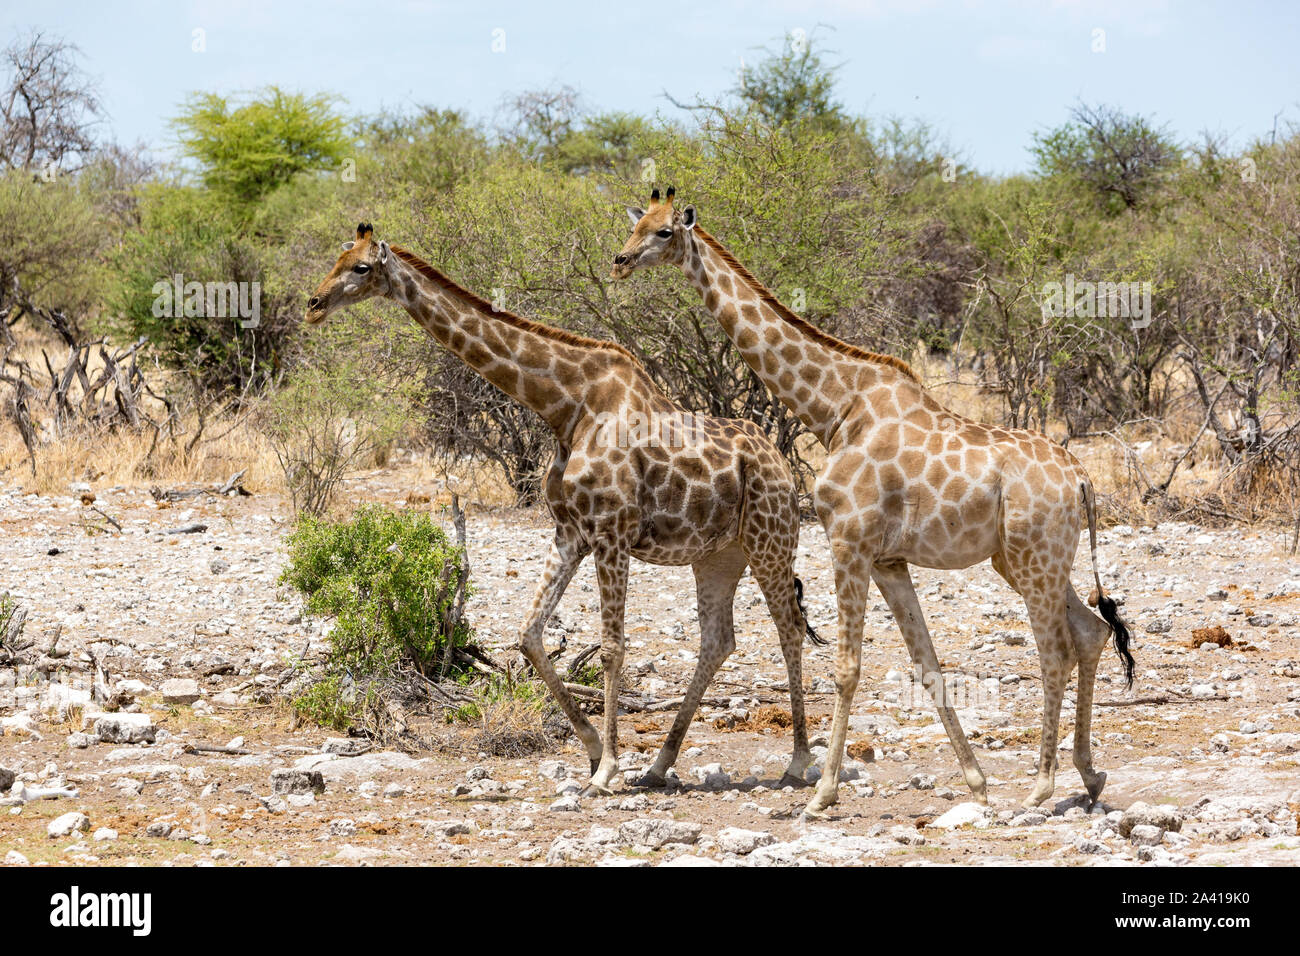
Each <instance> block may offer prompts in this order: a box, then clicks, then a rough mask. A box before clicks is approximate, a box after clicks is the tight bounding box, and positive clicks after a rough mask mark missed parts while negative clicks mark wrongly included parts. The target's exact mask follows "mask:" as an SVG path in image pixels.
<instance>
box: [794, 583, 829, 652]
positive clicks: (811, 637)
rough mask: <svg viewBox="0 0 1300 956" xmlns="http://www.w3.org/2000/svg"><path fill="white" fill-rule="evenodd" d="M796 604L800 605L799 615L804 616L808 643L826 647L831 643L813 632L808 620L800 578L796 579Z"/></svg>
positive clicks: (804, 627)
mask: <svg viewBox="0 0 1300 956" xmlns="http://www.w3.org/2000/svg"><path fill="white" fill-rule="evenodd" d="M794 603H795V604H797V605H799V613H800V614H801V615H802V616H803V629H804V634H805V636H806V637H807V638H808V643H810V644H816V645H817V646H818V647H825V646H826V645H827V644H829V643H830V641H828V640H826V638H824V637H821V636H819V635H818V633H817V632H816V631H814V630H813V626H812V624H811V623H810V622H809V620H808V609H807V608H806V607H804V606H803V582H802V581H800V580H799V579H798V578H795V579H794Z"/></svg>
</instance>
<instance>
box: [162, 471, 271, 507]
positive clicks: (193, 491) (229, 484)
mask: <svg viewBox="0 0 1300 956" xmlns="http://www.w3.org/2000/svg"><path fill="white" fill-rule="evenodd" d="M246 470H247V469H244V470H241V471H237V472H235V473H234V474H233V475H231V476H230V477H229V478H227V479H226V480H225V481H224V482H223V483H222V484H219V485H213V486H211V487H210V488H170V489H166V490H164V489H162V488H159V487H158V486H157V485H154V486H153V487H152V488H150V489H149V494H150V495H152V496H153V499H154V500H155V501H185V500H187V499H189V498H198V497H199V496H200V495H211V496H212V497H214V498H225V497H227V496H229V495H239V496H242V497H245V498H248V497H251V496H252V494H253V493H252V492H251V491H249V490H248V489H247V488H245V487H244V486H243V485H242V484H240V483H239V480H240V479H241V478H243V477H244V471H246Z"/></svg>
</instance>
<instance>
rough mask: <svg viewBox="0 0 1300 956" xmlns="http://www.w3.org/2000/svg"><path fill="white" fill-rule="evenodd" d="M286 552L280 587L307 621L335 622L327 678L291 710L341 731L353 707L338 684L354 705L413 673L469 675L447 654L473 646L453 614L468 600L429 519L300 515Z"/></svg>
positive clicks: (376, 512) (387, 513)
mask: <svg viewBox="0 0 1300 956" xmlns="http://www.w3.org/2000/svg"><path fill="white" fill-rule="evenodd" d="M288 544H289V563H288V565H287V567H286V568H285V570H284V573H283V575H282V576H281V580H282V581H283V582H285V583H287V584H289V585H291V586H292V587H294V588H296V589H297V590H299V591H301V592H303V593H304V594H305V595H307V610H308V612H309V613H311V614H320V615H329V616H332V617H333V618H334V619H335V624H334V629H333V630H332V631H331V632H330V636H329V640H330V653H329V658H328V660H327V663H326V667H325V677H324V679H323V680H322V681H320V682H318V683H317V684H316V685H314V686H313V687H312V689H311V690H310V691H308V692H307V693H306V694H304V695H303V696H301V697H299V698H298V700H297V701H296V702H295V708H296V709H297V710H298V712H299V713H300V714H301V715H302V716H304V717H308V718H310V719H312V720H315V721H316V722H318V723H323V724H325V725H326V726H339V725H340V724H345V723H346V722H347V719H348V718H349V716H351V715H352V714H353V713H354V712H355V709H356V707H357V702H356V701H355V700H351V701H349V700H348V699H347V698H348V696H349V695H345V694H344V693H343V690H344V687H345V684H346V685H349V686H352V687H353V690H354V694H353V695H352V696H354V697H356V696H361V694H362V692H361V690H360V688H361V687H363V686H365V685H367V684H368V682H369V681H372V680H375V679H385V678H394V677H398V676H400V675H401V674H402V673H403V672H405V671H408V670H409V669H411V668H414V669H415V670H416V671H418V672H419V673H420V674H422V675H424V676H426V677H429V678H431V679H440V678H451V679H463V678H464V677H465V676H467V672H466V668H465V667H464V665H463V664H462V663H461V662H460V660H459V659H458V655H456V653H455V649H456V648H458V647H464V646H465V645H466V644H468V643H469V642H470V640H471V638H472V631H471V630H470V628H469V627H468V625H466V624H465V622H464V621H463V620H462V619H461V618H460V616H459V613H458V612H457V610H456V609H457V608H458V607H459V606H460V602H463V600H464V597H465V596H466V595H468V594H469V593H470V592H469V576H468V571H467V569H466V565H465V560H464V552H463V550H462V549H461V548H460V547H458V546H456V545H455V544H453V543H452V542H451V541H449V540H448V539H447V536H446V534H445V533H444V532H443V530H442V529H441V528H440V527H438V525H436V524H435V523H434V522H433V520H432V519H431V518H430V517H429V516H428V515H427V514H418V513H414V512H394V511H391V510H389V509H386V508H383V507H381V506H377V505H370V506H366V507H363V508H361V509H360V510H358V511H357V513H356V514H355V515H354V516H353V517H352V519H351V520H348V521H341V522H331V521H326V520H322V519H319V518H313V517H310V516H304V517H303V518H302V519H301V520H300V521H299V523H298V526H297V528H296V529H295V530H294V531H293V533H292V534H291V535H290V536H289V542H288ZM345 677H347V678H350V680H346V681H345V680H344V678H345Z"/></svg>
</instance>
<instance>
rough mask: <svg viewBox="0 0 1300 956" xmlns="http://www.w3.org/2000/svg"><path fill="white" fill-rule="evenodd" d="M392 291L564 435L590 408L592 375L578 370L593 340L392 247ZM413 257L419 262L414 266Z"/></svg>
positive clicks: (460, 352) (480, 369)
mask: <svg viewBox="0 0 1300 956" xmlns="http://www.w3.org/2000/svg"><path fill="white" fill-rule="evenodd" d="M391 252H392V255H391V256H390V257H389V262H388V265H387V270H388V278H389V283H390V288H391V294H392V298H393V300H394V301H395V302H397V303H398V304H399V305H401V306H402V307H403V308H404V309H406V311H407V312H408V313H409V314H410V316H411V318H413V319H414V320H415V321H416V322H417V323H419V324H420V325H421V326H423V327H424V329H425V330H426V331H427V332H428V333H429V334H430V335H432V336H433V337H434V338H435V339H437V340H438V342H440V343H441V344H442V345H443V346H444V347H445V348H447V349H448V350H449V351H451V352H453V353H454V354H455V355H457V356H458V357H459V358H460V359H461V360H462V361H463V362H465V364H466V365H468V366H470V368H472V369H474V370H475V371H476V372H478V373H479V374H480V375H482V376H483V377H484V378H485V379H487V380H488V381H489V382H491V383H492V384H493V385H495V386H496V387H497V388H499V389H501V391H503V392H505V393H506V394H507V395H509V396H510V397H511V398H512V399H514V400H515V401H517V402H519V403H520V404H522V405H524V406H526V407H528V408H530V409H532V410H533V411H534V412H536V413H537V414H538V415H539V416H540V417H541V418H542V419H543V420H544V421H545V422H546V423H547V425H549V426H550V427H551V429H552V431H554V432H555V434H556V436H557V437H558V438H559V439H560V441H561V442H566V443H567V441H568V440H569V438H570V437H571V436H572V434H573V429H574V427H575V426H576V424H577V423H578V421H579V420H580V419H581V418H582V416H583V414H584V412H585V411H586V403H585V394H584V393H585V391H586V386H587V384H588V383H587V381H586V380H585V378H584V377H583V376H582V375H580V374H575V372H576V371H577V370H578V369H581V368H582V367H583V364H584V362H583V360H584V359H586V358H588V357H589V354H590V352H591V351H592V349H593V346H592V345H586V344H583V342H582V341H581V340H580V339H579V337H578V336H574V335H570V334H569V333H566V332H564V331H562V330H558V329H555V330H552V329H549V328H548V327H547V326H544V325H541V324H540V323H535V322H531V321H529V320H527V319H520V318H518V317H516V316H512V315H510V314H509V313H504V312H494V311H493V308H492V306H491V305H490V304H489V303H487V302H485V301H484V300H482V299H480V298H479V297H478V296H476V295H474V294H473V293H471V292H469V291H468V290H465V289H462V288H460V287H459V286H458V285H456V283H454V282H453V281H452V280H451V279H449V278H447V277H446V276H444V275H442V273H440V272H438V271H437V270H435V269H434V268H433V267H432V266H430V265H428V263H425V262H423V261H422V260H419V259H417V258H416V257H414V256H413V255H411V254H410V253H407V252H406V251H405V250H401V249H399V248H398V247H393V248H392V250H391ZM411 259H415V262H416V263H418V265H414V264H412V262H411Z"/></svg>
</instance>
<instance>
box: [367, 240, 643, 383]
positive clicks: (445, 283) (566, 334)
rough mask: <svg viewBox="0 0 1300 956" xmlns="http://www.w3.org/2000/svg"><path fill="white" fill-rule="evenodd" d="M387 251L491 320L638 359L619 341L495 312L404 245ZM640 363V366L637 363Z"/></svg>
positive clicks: (479, 298) (482, 299)
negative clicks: (580, 333)
mask: <svg viewBox="0 0 1300 956" xmlns="http://www.w3.org/2000/svg"><path fill="white" fill-rule="evenodd" d="M388 250H389V251H390V252H391V253H392V254H393V255H395V256H397V258H399V259H401V260H402V261H403V262H405V263H406V264H407V265H409V266H410V267H411V268H412V269H414V270H415V271H416V272H418V273H420V275H422V276H424V277H425V278H426V279H428V280H429V281H431V282H433V283H434V284H435V285H437V286H439V287H441V288H442V289H445V290H446V291H447V292H450V293H451V294H452V295H454V296H455V297H456V298H458V299H461V300H463V301H465V302H468V303H469V304H470V305H471V306H473V307H474V308H475V309H476V310H477V311H479V312H482V313H483V314H484V315H486V316H488V317H489V318H492V319H496V320H498V321H501V322H504V323H506V324H507V325H513V326H514V327H515V328H517V329H521V330H523V331H525V332H531V333H533V334H534V335H540V336H541V337H542V338H546V339H550V340H552V341H554V342H563V343H564V344H566V345H573V346H577V347H578V348H588V349H605V350H607V351H610V352H618V353H619V354H621V355H626V356H627V357H628V358H630V359H631V360H632V361H633V362H636V357H635V356H634V355H633V354H632V353H631V352H629V351H628V350H627V349H625V348H624V347H623V346H621V345H619V344H618V343H617V342H607V341H605V340H603V339H592V338H588V337H587V336H585V335H579V334H578V333H576V332H570V331H568V330H567V329H557V328H555V327H554V326H551V325H546V324H545V323H542V322H534V321H533V320H532V319H525V318H524V317H523V316H522V315H515V314H514V313H513V312H507V311H505V310H504V309H495V308H493V307H492V303H491V302H489V301H488V300H487V299H484V298H483V297H482V296H478V295H475V294H474V293H473V292H470V291H469V290H468V289H466V288H465V287H463V286H461V285H458V284H457V283H455V282H453V281H452V280H451V279H449V278H448V277H447V276H445V275H443V274H442V273H441V272H439V271H438V270H437V269H435V268H434V267H433V266H431V265H429V263H427V262H425V261H424V260H423V259H421V258H420V257H419V256H417V255H416V254H415V253H414V252H411V250H409V249H404V248H402V247H401V246H389V247H388ZM638 364H639V363H638Z"/></svg>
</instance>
